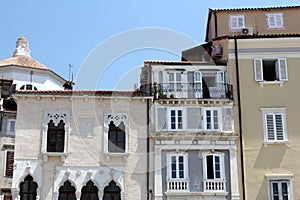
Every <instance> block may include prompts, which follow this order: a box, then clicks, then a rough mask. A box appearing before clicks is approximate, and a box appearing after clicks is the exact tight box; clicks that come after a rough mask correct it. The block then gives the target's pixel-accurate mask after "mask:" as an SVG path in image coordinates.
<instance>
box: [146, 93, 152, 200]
mask: <svg viewBox="0 0 300 200" xmlns="http://www.w3.org/2000/svg"><path fill="white" fill-rule="evenodd" d="M149 112H150V100H149V99H147V112H146V114H147V186H146V187H147V200H149V199H150V197H151V194H152V190H150V189H149V186H150V183H149V181H150V180H149V175H150V174H149V173H150V172H149V171H150V169H149V159H150V155H149V153H150V152H149V150H150V138H149V137H150V127H149V126H150V124H149V123H150V119H149V118H150V117H149Z"/></svg>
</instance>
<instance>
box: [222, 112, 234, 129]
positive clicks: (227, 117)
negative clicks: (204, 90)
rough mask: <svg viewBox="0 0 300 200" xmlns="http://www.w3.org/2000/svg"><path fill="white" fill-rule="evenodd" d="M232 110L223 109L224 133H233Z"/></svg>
mask: <svg viewBox="0 0 300 200" xmlns="http://www.w3.org/2000/svg"><path fill="white" fill-rule="evenodd" d="M232 112H233V111H232V108H223V109H222V115H223V117H222V120H223V131H232V129H233V118H232V117H233V115H232Z"/></svg>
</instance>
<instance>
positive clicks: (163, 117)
mask: <svg viewBox="0 0 300 200" xmlns="http://www.w3.org/2000/svg"><path fill="white" fill-rule="evenodd" d="M165 129H167V109H166V108H157V130H165Z"/></svg>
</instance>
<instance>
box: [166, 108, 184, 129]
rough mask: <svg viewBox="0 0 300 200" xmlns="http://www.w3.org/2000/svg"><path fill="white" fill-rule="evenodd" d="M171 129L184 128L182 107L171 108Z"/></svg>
mask: <svg viewBox="0 0 300 200" xmlns="http://www.w3.org/2000/svg"><path fill="white" fill-rule="evenodd" d="M169 124H170V130H181V129H182V128H183V124H182V110H181V109H171V110H170V123H169Z"/></svg>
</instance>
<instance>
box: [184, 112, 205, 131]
mask: <svg viewBox="0 0 300 200" xmlns="http://www.w3.org/2000/svg"><path fill="white" fill-rule="evenodd" d="M187 128H188V129H202V116H201V108H187Z"/></svg>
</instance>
